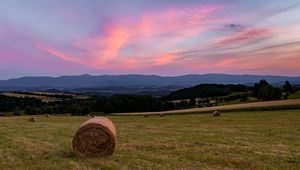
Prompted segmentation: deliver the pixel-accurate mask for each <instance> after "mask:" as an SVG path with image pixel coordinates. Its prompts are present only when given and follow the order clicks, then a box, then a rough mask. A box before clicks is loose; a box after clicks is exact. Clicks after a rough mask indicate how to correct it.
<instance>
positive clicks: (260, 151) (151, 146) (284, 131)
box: [0, 110, 300, 170]
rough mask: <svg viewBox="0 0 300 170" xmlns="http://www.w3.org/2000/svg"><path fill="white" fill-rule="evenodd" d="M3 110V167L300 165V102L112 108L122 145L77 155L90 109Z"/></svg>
mask: <svg viewBox="0 0 300 170" xmlns="http://www.w3.org/2000/svg"><path fill="white" fill-rule="evenodd" d="M28 119H29V117H27V116H22V117H4V118H0V169H22V170H23V169H43V170H48V169H49V170H50V169H78V170H79V169H80V170H81V169H295V170H296V169H300V110H288V111H264V112H233V113H223V114H222V116H221V117H218V118H217V119H216V118H213V117H212V115H211V114H192V115H184V116H183V115H170V116H166V117H164V118H163V119H162V118H160V117H159V116H150V117H148V118H147V119H145V118H144V117H143V116H112V117H110V119H111V120H112V121H113V123H114V124H115V126H116V128H117V147H116V152H115V154H113V155H112V156H110V157H106V158H89V159H84V160H83V159H77V158H76V157H75V156H74V154H73V152H72V138H73V135H74V133H75V131H76V130H77V129H78V128H79V126H80V125H81V124H82V123H83V122H84V121H85V120H87V119H89V118H88V117H57V116H51V117H45V116H39V117H38V120H39V121H38V122H36V123H30V122H28Z"/></svg>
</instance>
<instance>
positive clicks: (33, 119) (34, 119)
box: [29, 117, 37, 122]
mask: <svg viewBox="0 0 300 170" xmlns="http://www.w3.org/2000/svg"><path fill="white" fill-rule="evenodd" d="M36 121H37V119H36V118H35V117H31V118H30V119H29V122H36Z"/></svg>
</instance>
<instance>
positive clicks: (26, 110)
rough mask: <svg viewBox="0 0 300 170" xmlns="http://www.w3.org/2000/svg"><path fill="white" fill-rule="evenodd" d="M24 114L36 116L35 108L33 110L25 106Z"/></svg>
mask: <svg viewBox="0 0 300 170" xmlns="http://www.w3.org/2000/svg"><path fill="white" fill-rule="evenodd" d="M24 112H25V114H26V115H36V114H37V110H36V108H33V107H31V106H26V107H25V109H24Z"/></svg>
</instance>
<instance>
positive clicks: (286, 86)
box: [283, 81, 294, 93]
mask: <svg viewBox="0 0 300 170" xmlns="http://www.w3.org/2000/svg"><path fill="white" fill-rule="evenodd" d="M283 89H284V90H285V91H286V92H288V93H294V89H293V87H292V85H291V84H290V82H289V81H285V84H284V86H283Z"/></svg>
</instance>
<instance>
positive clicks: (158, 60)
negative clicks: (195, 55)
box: [153, 54, 176, 66]
mask: <svg viewBox="0 0 300 170" xmlns="http://www.w3.org/2000/svg"><path fill="white" fill-rule="evenodd" d="M174 60H176V56H175V55H174V54H164V55H162V56H157V57H154V58H153V63H154V65H155V66H160V65H165V64H169V63H171V62H173V61H174Z"/></svg>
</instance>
